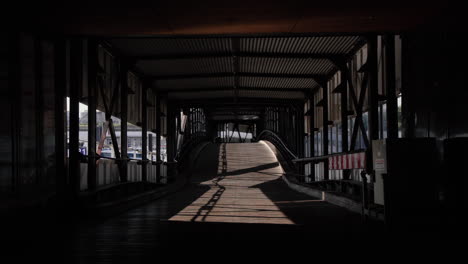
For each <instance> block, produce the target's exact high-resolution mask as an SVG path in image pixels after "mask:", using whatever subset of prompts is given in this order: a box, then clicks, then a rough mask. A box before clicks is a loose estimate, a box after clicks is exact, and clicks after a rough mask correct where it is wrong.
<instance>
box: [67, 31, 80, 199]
mask: <svg viewBox="0 0 468 264" xmlns="http://www.w3.org/2000/svg"><path fill="white" fill-rule="evenodd" d="M81 44H82V41H81V40H79V39H74V40H71V42H70V115H69V118H70V121H69V125H70V139H69V157H70V158H69V162H68V164H69V165H68V166H69V175H70V188H71V189H70V191H71V193H72V195H77V194H78V192H79V191H80V153H79V151H78V150H79V137H80V117H79V114H80V111H79V110H80V109H79V104H80V96H81V94H80V91H81V87H82V85H81V68H82V64H83V61H82V46H81Z"/></svg>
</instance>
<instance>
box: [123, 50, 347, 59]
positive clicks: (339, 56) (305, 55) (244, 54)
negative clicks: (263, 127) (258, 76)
mask: <svg viewBox="0 0 468 264" xmlns="http://www.w3.org/2000/svg"><path fill="white" fill-rule="evenodd" d="M234 56H237V57H239V58H244V57H245V58H273V59H281V58H287V59H329V60H332V59H343V58H346V57H347V56H348V54H334V53H258V52H233V53H206V54H174V55H140V56H132V57H131V59H132V60H135V61H155V60H195V59H205V58H224V57H225V58H232V57H234Z"/></svg>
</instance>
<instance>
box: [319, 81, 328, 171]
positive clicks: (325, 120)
mask: <svg viewBox="0 0 468 264" xmlns="http://www.w3.org/2000/svg"><path fill="white" fill-rule="evenodd" d="M320 86H321V87H322V89H323V97H322V102H323V107H322V108H323V109H322V110H323V120H322V121H323V122H322V125H323V134H322V139H323V155H324V156H326V155H328V81H327V80H322V81H320ZM328 175H329V171H328V159H327V160H326V161H325V162H324V168H323V179H324V180H328V178H329V177H328Z"/></svg>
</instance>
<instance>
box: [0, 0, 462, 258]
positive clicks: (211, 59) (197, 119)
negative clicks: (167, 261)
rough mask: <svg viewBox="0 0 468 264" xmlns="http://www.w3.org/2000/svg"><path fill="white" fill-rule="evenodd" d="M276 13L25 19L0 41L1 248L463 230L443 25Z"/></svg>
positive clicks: (111, 253)
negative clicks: (47, 240)
mask: <svg viewBox="0 0 468 264" xmlns="http://www.w3.org/2000/svg"><path fill="white" fill-rule="evenodd" d="M211 4H213V3H211ZM395 5H396V6H397V4H396V3H395ZM292 6H293V5H288V6H285V7H281V6H277V5H268V6H267V7H266V6H265V5H263V4H252V5H251V6H250V8H247V7H246V6H243V7H242V8H237V9H236V8H232V9H229V8H221V7H220V8H217V7H216V5H213V6H212V5H210V6H205V5H202V4H201V5H200V6H199V7H193V9H190V10H191V11H190V10H189V8H187V7H186V6H184V7H174V6H172V5H165V6H161V7H152V8H149V9H139V8H133V9H132V8H128V9H125V10H126V11H123V10H124V9H119V8H116V7H115V8H113V7H108V8H109V9H108V11H112V12H108V13H106V12H104V13H100V11H103V10H107V9H103V8H95V9H86V8H82V9H80V8H78V9H76V10H71V9H61V8H58V7H54V8H52V9H51V10H48V11H44V12H43V13H41V12H38V13H37V14H31V16H30V17H29V18H28V19H31V21H29V20H28V19H26V20H25V21H23V22H22V23H24V25H23V24H21V25H19V26H21V29H20V30H16V31H13V32H11V33H9V34H7V35H5V36H4V37H3V38H2V41H1V46H0V53H1V54H2V60H1V61H0V64H1V78H2V79H1V85H2V91H1V94H2V96H1V103H0V109H1V112H2V122H3V124H4V125H3V126H2V128H0V136H1V143H2V144H1V150H0V151H1V153H2V154H1V158H0V159H1V160H0V170H1V171H0V199H1V200H0V213H1V216H2V218H3V219H5V220H6V221H7V223H8V224H6V225H3V226H2V227H1V228H2V232H3V231H4V234H5V236H3V238H2V240H5V241H7V242H8V243H7V244H9V245H10V246H11V248H12V249H14V248H18V247H20V246H21V245H23V246H24V247H25V248H27V249H30V248H33V246H32V245H35V244H38V243H37V242H38V241H42V240H43V239H44V237H50V238H51V239H50V240H51V241H54V242H52V244H53V245H55V247H56V248H60V249H63V252H65V257H67V258H76V259H78V260H81V261H82V262H86V261H95V260H101V261H103V262H105V261H108V260H122V259H126V258H128V260H131V259H132V258H134V257H137V256H140V257H141V256H144V257H146V256H153V254H155V252H157V251H164V249H168V248H172V246H174V245H177V244H178V243H179V242H180V241H182V240H184V241H188V242H187V243H191V244H192V245H193V244H195V245H196V244H197V242H200V241H204V240H206V241H209V240H211V239H212V238H213V236H216V237H218V238H217V239H219V241H221V242H225V243H230V242H233V243H236V242H239V241H244V242H245V241H246V240H248V241H250V242H252V241H254V242H253V243H254V244H255V243H256V242H259V241H261V242H265V243H266V242H269V243H272V244H274V243H279V242H280V241H284V239H286V240H288V241H309V240H310V239H314V240H315V241H319V240H327V241H335V240H362V241H367V242H369V241H376V240H384V239H387V238H389V239H390V238H391V239H393V238H395V237H397V236H398V238H401V237H408V238H410V239H421V238H422V240H424V239H436V240H438V239H444V238H448V237H450V236H451V235H456V234H458V238H462V237H463V235H462V234H463V233H462V232H459V231H464V230H465V227H464V224H463V223H464V221H465V220H466V219H465V218H464V216H463V215H464V212H465V211H466V207H467V203H466V192H465V186H466V179H465V177H464V176H465V172H466V169H464V166H463V164H464V161H465V160H466V158H467V155H466V149H467V147H468V140H467V138H466V137H467V135H468V123H467V122H466V114H468V112H467V110H466V107H465V104H466V100H467V99H468V94H467V91H468V89H465V87H466V82H465V81H464V79H463V76H464V75H463V74H464V73H465V69H466V65H465V61H466V55H465V53H464V52H463V50H464V48H465V47H464V42H463V40H462V36H461V35H460V34H457V33H456V32H452V31H451V30H449V29H448V27H449V26H450V27H452V26H453V27H452V28H451V29H455V28H456V25H457V24H456V17H457V16H456V15H454V16H452V17H450V18H448V16H447V12H448V11H447V9H446V8H445V7H444V8H439V6H433V5H430V4H428V5H427V7H425V8H416V7H414V8H412V7H408V8H399V7H398V8H396V7H394V8H393V9H391V8H390V9H379V8H372V7H366V8H363V9H360V11H357V10H356V9H353V8H348V9H346V8H345V9H344V10H345V11H344V12H345V13H346V12H348V13H346V14H347V15H344V14H342V13H340V12H337V11H333V10H334V9H333V8H325V7H317V8H316V9H311V7H310V6H308V5H307V4H304V3H302V4H298V5H297V6H296V5H294V7H292ZM283 8H285V9H283ZM264 9H265V10H266V11H268V12H266V11H265V10H264ZM83 10H88V11H89V10H94V11H93V12H91V13H88V12H84V11H83ZM262 10H263V11H262ZM311 10H316V11H317V14H315V15H313V14H314V13H313V12H312V13H311V12H310V11H311ZM346 10H347V11H346ZM389 10H391V11H392V12H393V13H392V12H390V11H389ZM416 10H418V11H417V12H416ZM176 11H177V12H176ZM197 11H198V12H200V14H196V12H197ZM318 11H320V12H318ZM325 13H326V14H327V15H323V14H325ZM155 14H158V15H157V16H155ZM122 17H127V19H123V18H122ZM33 19H37V20H36V21H37V23H35V24H33V23H28V22H32V21H33ZM3 55H5V56H3ZM31 219H36V220H35V221H34V223H33V224H31V223H30V220H31ZM42 227H47V228H46V229H44V228H42ZM48 230H49V231H48ZM57 241H67V243H66V245H65V244H62V243H60V242H58V243H57ZM68 242H69V243H68ZM39 244H40V243H39ZM89 245H93V246H92V247H90V246H89ZM31 250H36V251H37V253H38V254H41V252H44V251H45V246H44V248H43V246H39V247H37V248H34V249H31ZM12 252H13V251H12Z"/></svg>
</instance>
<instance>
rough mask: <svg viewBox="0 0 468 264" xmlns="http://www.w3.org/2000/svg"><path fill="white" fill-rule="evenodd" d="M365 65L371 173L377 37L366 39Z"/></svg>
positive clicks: (375, 132)
mask: <svg viewBox="0 0 468 264" xmlns="http://www.w3.org/2000/svg"><path fill="white" fill-rule="evenodd" d="M367 45H368V55H367V63H368V65H369V94H368V95H369V145H368V147H367V151H366V152H367V157H366V161H367V162H366V167H367V168H366V169H367V171H368V173H371V172H372V169H373V168H372V140H375V139H378V138H379V115H378V113H379V112H378V107H379V103H378V69H377V36H376V35H371V36H369V37H368V43H367Z"/></svg>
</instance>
